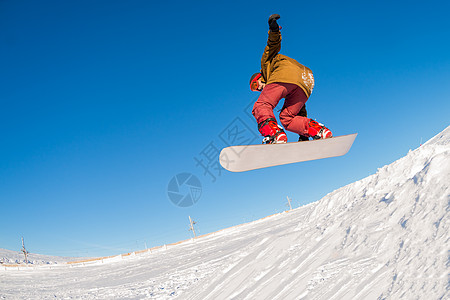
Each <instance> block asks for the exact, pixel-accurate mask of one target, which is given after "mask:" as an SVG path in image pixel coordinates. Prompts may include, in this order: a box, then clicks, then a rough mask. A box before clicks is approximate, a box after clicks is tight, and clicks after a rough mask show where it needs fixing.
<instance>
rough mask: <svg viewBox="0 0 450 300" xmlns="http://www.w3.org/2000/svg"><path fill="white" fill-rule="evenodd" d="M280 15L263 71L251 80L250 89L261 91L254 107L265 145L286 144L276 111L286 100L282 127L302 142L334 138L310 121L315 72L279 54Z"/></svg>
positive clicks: (271, 27) (273, 21)
mask: <svg viewBox="0 0 450 300" xmlns="http://www.w3.org/2000/svg"><path fill="white" fill-rule="evenodd" d="M279 18H280V15H278V14H273V15H271V16H270V17H269V38H268V40H267V46H266V48H265V49H264V54H263V56H262V59H261V71H260V72H259V73H255V74H253V76H252V77H251V78H250V89H251V90H252V91H259V92H261V95H260V96H259V97H258V100H257V101H256V103H255V105H254V106H253V111H252V113H253V116H254V117H255V119H256V122H257V123H258V130H259V132H260V133H261V135H262V136H264V139H263V143H266V144H277V143H286V142H287V136H286V133H285V132H284V130H283V128H282V127H281V126H279V125H278V124H277V121H276V119H275V115H274V113H273V109H274V108H275V107H276V106H277V104H278V102H279V101H280V100H281V99H282V98H285V102H284V105H283V108H282V109H281V112H280V121H281V124H282V125H283V126H284V128H286V129H287V130H289V131H292V132H295V133H297V134H299V141H303V140H308V139H309V137H312V138H313V139H323V138H330V137H332V133H331V131H330V130H329V129H328V128H326V127H325V126H324V125H323V124H321V123H318V122H316V121H314V120H312V119H309V118H308V117H307V114H306V108H305V103H306V101H307V100H308V98H309V96H310V95H311V92H312V90H313V88H314V77H313V74H312V72H311V70H310V69H309V68H307V67H305V66H304V65H302V64H300V63H299V62H297V61H296V60H295V59H292V58H290V57H287V56H285V55H282V54H279V53H278V52H279V51H280V49H281V33H280V26H279V25H278V23H277V20H278V19H279Z"/></svg>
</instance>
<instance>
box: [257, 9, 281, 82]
mask: <svg viewBox="0 0 450 300" xmlns="http://www.w3.org/2000/svg"><path fill="white" fill-rule="evenodd" d="M279 18H280V15H278V14H274V15H271V16H270V17H269V28H270V30H269V38H268V39H267V46H266V48H265V49H264V53H263V56H262V58H261V73H262V74H263V77H264V79H266V80H267V67H268V66H269V65H270V62H271V61H272V59H273V58H274V57H275V55H277V54H278V52H280V50H281V33H280V27H279V26H278V23H277V20H278V19H279Z"/></svg>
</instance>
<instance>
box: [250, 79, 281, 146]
mask: <svg viewBox="0 0 450 300" xmlns="http://www.w3.org/2000/svg"><path fill="white" fill-rule="evenodd" d="M286 94H287V90H286V88H285V87H284V86H283V84H279V83H271V84H268V85H266V86H265V87H264V89H263V90H262V92H261V95H260V96H259V98H258V100H257V101H256V103H255V105H254V106H253V110H252V113H253V116H254V117H255V119H256V122H257V123H258V130H259V132H260V133H261V135H262V136H264V137H265V138H264V140H263V143H270V144H272V143H286V142H287V136H286V133H285V132H284V130H283V129H282V128H281V127H280V126H278V124H277V121H276V119H275V115H274V113H273V109H274V108H275V106H277V104H278V102H280V100H281V99H282V98H284V97H285V96H286Z"/></svg>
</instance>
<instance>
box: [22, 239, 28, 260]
mask: <svg viewBox="0 0 450 300" xmlns="http://www.w3.org/2000/svg"><path fill="white" fill-rule="evenodd" d="M22 252H23V255H25V263H26V264H28V251H27V249H25V243H24V241H23V237H22Z"/></svg>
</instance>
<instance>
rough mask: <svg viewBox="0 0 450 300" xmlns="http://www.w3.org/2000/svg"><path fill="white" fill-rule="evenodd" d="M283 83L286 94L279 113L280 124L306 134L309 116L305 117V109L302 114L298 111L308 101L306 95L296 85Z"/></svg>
mask: <svg viewBox="0 0 450 300" xmlns="http://www.w3.org/2000/svg"><path fill="white" fill-rule="evenodd" d="M284 85H285V86H286V89H287V91H288V94H287V95H286V101H285V102H284V106H283V108H282V110H281V113H280V121H281V124H282V125H283V126H284V128H286V129H287V130H289V131H292V132H295V133H297V134H299V135H303V136H308V128H309V126H308V123H309V118H308V117H306V109H305V110H304V115H303V114H302V113H300V112H302V108H303V107H304V105H305V103H306V101H308V97H307V96H306V94H305V92H304V91H303V90H302V89H301V88H300V87H298V86H297V85H295V84H284Z"/></svg>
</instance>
